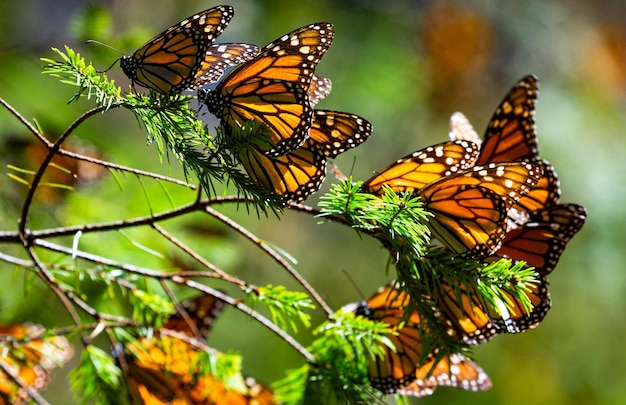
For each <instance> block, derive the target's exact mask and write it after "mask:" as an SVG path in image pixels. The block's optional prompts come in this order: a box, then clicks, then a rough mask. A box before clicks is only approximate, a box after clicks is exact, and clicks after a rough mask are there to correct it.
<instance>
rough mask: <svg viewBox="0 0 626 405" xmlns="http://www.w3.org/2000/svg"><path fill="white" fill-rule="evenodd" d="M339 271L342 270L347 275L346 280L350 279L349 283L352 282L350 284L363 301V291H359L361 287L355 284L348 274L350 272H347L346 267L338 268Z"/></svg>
mask: <svg viewBox="0 0 626 405" xmlns="http://www.w3.org/2000/svg"><path fill="white" fill-rule="evenodd" d="M339 271H340V272H342V273H343V274H345V275H346V277H348V280H350V283H352V286H353V287H354V289H355V290H356V291H357V292H358V293H359V295H360V296H361V300H363V301H365V295H364V294H363V291H361V289H360V288H359V286H358V285H357V283H356V282H355V281H354V279H353V278H352V276H351V275H350V273H348V271H347V270H346V269H344V268H343V267H342V268H340V269H339Z"/></svg>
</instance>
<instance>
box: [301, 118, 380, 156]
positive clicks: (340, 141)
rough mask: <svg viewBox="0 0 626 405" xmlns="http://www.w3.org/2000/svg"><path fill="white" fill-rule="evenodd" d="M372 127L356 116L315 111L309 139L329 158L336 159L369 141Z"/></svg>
mask: <svg viewBox="0 0 626 405" xmlns="http://www.w3.org/2000/svg"><path fill="white" fill-rule="evenodd" d="M371 134H372V125H371V124H370V123H369V121H367V120H366V119H365V118H362V117H359V116H358V115H356V114H349V113H344V112H339V111H328V110H315V111H314V114H313V122H312V124H311V132H310V133H309V139H310V140H311V141H313V142H314V143H315V145H316V146H317V147H318V148H319V149H321V151H322V153H324V154H325V155H326V156H327V157H330V158H334V157H336V156H337V155H339V154H340V153H343V152H345V151H346V150H348V149H351V148H354V147H356V146H358V145H360V144H362V143H363V142H365V141H366V140H367V138H368V137H369V136H370V135H371Z"/></svg>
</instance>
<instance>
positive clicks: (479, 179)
mask: <svg viewBox="0 0 626 405" xmlns="http://www.w3.org/2000/svg"><path fill="white" fill-rule="evenodd" d="M476 153H477V149H476V145H475V144H473V143H471V142H466V141H455V142H446V143H443V144H439V145H435V146H432V147H429V148H426V149H424V150H422V151H418V152H415V153H413V154H411V155H409V156H407V157H405V158H403V159H400V160H398V161H396V162H395V163H393V164H392V165H390V166H388V167H387V168H385V169H383V170H382V171H381V172H379V173H378V174H376V175H375V176H373V177H372V178H370V179H368V180H367V181H365V182H364V183H363V185H362V190H363V191H365V192H367V193H372V194H381V193H382V189H383V188H382V186H383V185H388V186H389V187H391V189H393V190H394V191H395V192H405V191H411V192H415V193H416V194H417V195H419V196H420V197H421V198H422V201H423V203H424V209H425V210H427V211H429V212H431V213H432V214H434V218H432V219H431V220H430V221H429V224H428V225H429V228H430V230H431V232H432V233H433V235H434V236H435V237H436V238H437V239H438V240H439V241H440V242H441V243H443V244H444V245H445V246H447V247H448V248H449V249H450V250H452V251H453V252H456V253H463V254H466V255H472V256H477V257H484V256H486V255H487V254H489V253H490V252H492V251H493V250H494V249H495V248H496V247H497V246H498V244H499V243H500V241H501V240H502V238H503V237H504V234H505V230H506V220H507V212H508V210H509V209H510V208H511V207H512V206H513V204H514V203H515V202H517V201H518V200H519V199H520V198H521V197H522V196H523V195H525V194H527V193H528V192H529V191H530V190H532V189H533V188H534V187H535V185H536V184H537V181H538V180H539V178H540V176H541V168H540V167H539V166H537V165H533V164H531V163H521V162H520V163H502V164H493V163H492V164H489V165H487V166H476V167H474V168H472V169H469V170H462V169H465V168H466V167H468V166H472V165H473V162H474V159H475V157H476Z"/></svg>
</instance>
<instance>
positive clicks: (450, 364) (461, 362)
mask: <svg viewBox="0 0 626 405" xmlns="http://www.w3.org/2000/svg"><path fill="white" fill-rule="evenodd" d="M415 377H416V379H415V381H413V382H412V383H411V384H409V385H408V386H406V387H403V388H401V389H399V390H398V394H400V395H406V396H414V397H423V396H426V395H431V394H432V393H433V392H434V390H435V389H436V388H437V387H454V388H462V389H464V390H466V391H485V390H488V389H489V388H491V380H490V379H489V376H488V375H487V374H486V373H485V372H484V371H483V369H482V368H480V367H479V366H478V364H476V363H474V362H473V361H471V360H469V359H468V358H466V357H465V356H463V355H462V354H458V353H456V354H450V355H447V356H443V358H441V359H432V360H430V361H429V362H427V363H425V364H424V365H422V366H420V367H419V368H418V370H417V371H416V373H415Z"/></svg>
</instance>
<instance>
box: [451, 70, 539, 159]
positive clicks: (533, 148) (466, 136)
mask: <svg viewBox="0 0 626 405" xmlns="http://www.w3.org/2000/svg"><path fill="white" fill-rule="evenodd" d="M538 90H539V82H538V80H537V77H535V76H533V75H528V76H525V77H524V78H522V79H521V80H520V81H518V82H517V83H516V84H515V85H514V86H513V88H512V89H511V90H510V91H509V93H508V94H507V95H506V96H505V97H504V100H502V102H501V103H500V105H499V106H498V108H497V109H496V111H495V112H494V114H493V116H492V117H491V120H490V121H489V124H488V126H487V131H486V132H485V140H484V141H483V142H481V140H480V138H479V137H478V134H476V131H474V130H473V128H472V126H471V125H470V124H469V121H468V120H467V118H465V116H464V115H463V114H461V113H455V114H453V115H452V120H451V130H450V133H449V136H450V140H452V141H454V140H467V141H471V142H474V143H476V144H478V145H480V144H481V143H482V146H481V149H480V155H479V156H478V159H477V160H476V164H477V165H484V164H487V163H504V162H513V161H516V160H532V159H534V158H536V157H537V156H538V154H539V148H538V146H537V135H536V128H535V105H536V103H537V93H538Z"/></svg>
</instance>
